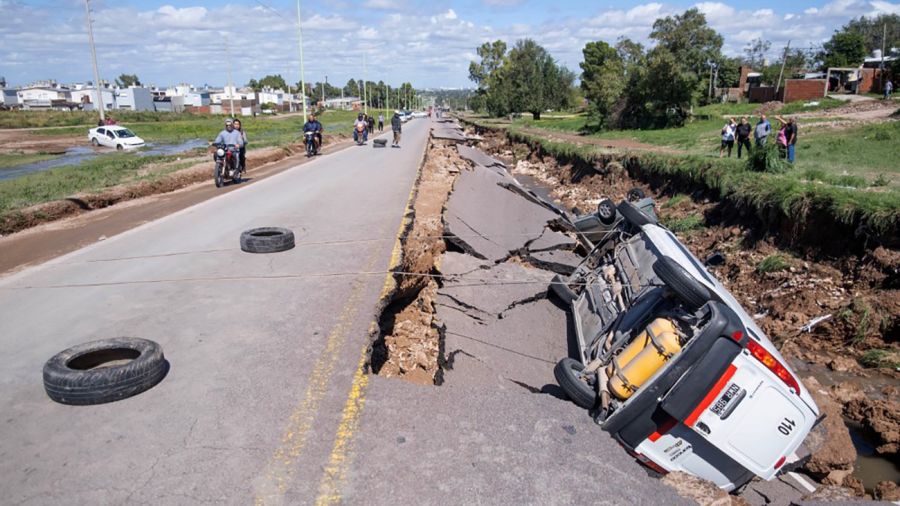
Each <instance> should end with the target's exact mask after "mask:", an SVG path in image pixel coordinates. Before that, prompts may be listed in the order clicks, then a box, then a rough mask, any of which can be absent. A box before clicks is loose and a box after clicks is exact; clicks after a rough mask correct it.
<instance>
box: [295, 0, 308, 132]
mask: <svg viewBox="0 0 900 506" xmlns="http://www.w3.org/2000/svg"><path fill="white" fill-rule="evenodd" d="M297 48H298V49H299V50H300V100H302V101H303V123H304V124H306V80H305V79H304V78H303V31H302V30H301V29H300V0H297Z"/></svg>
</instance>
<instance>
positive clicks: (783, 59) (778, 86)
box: [775, 40, 791, 100]
mask: <svg viewBox="0 0 900 506" xmlns="http://www.w3.org/2000/svg"><path fill="white" fill-rule="evenodd" d="M790 49H791V41H790V40H789V41H788V43H787V45H786V46H784V56H782V57H781V71H780V72H778V83H777V84H775V99H776V100H778V88H780V87H781V77H782V76H783V75H784V65H785V64H786V63H787V55H788V51H789V50H790Z"/></svg>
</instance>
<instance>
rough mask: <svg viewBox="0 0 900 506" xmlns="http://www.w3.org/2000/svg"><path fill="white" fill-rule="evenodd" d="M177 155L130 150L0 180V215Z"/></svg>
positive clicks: (114, 180) (122, 177) (131, 174)
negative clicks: (73, 164)
mask: <svg viewBox="0 0 900 506" xmlns="http://www.w3.org/2000/svg"><path fill="white" fill-rule="evenodd" d="M177 158H178V157H177V156H174V155H173V156H143V157H136V156H133V155H132V154H130V153H113V154H109V155H106V156H101V157H98V158H95V159H93V160H87V161H85V162H83V163H81V164H79V165H75V166H68V167H63V168H57V169H51V170H48V171H44V172H37V173H34V174H28V175H26V176H23V177H20V178H17V179H11V180H7V181H0V216H2V215H5V214H7V213H9V212H10V211H14V210H17V209H22V208H24V207H28V206H31V205H34V204H39V203H42V202H48V201H51V200H59V199H62V198H65V197H69V196H71V195H73V194H76V193H81V192H93V191H99V190H102V189H104V188H109V187H111V186H115V185H117V184H120V183H123V182H125V181H127V180H131V179H135V178H137V177H138V176H137V174H138V171H139V170H140V169H142V168H144V167H145V166H147V165H150V164H152V163H162V162H167V161H174V160H176V159H177ZM148 177H149V176H148Z"/></svg>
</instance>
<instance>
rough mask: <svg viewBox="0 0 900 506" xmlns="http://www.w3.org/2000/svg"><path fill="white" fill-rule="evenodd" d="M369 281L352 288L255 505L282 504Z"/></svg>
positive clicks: (261, 483)
mask: <svg viewBox="0 0 900 506" xmlns="http://www.w3.org/2000/svg"><path fill="white" fill-rule="evenodd" d="M378 253H379V250H378V248H373V249H372V252H371V254H370V257H369V259H368V263H367V265H366V270H369V269H372V267H374V265H375V263H376V262H377V261H378ZM365 287H366V283H365V279H364V278H358V279H357V280H356V281H355V282H354V284H353V287H352V288H351V291H350V295H349V297H348V298H347V303H346V304H345V305H344V308H343V310H342V311H341V314H340V316H339V317H338V320H337V323H336V324H335V326H334V327H333V328H332V329H331V332H329V333H328V337H327V338H326V339H325V348H324V349H323V350H322V352H321V353H320V354H319V357H318V358H317V359H316V363H315V365H314V366H313V370H312V372H311V373H310V375H309V380H308V384H307V385H308V386H307V387H306V394H305V396H304V398H303V402H302V403H301V404H300V405H299V406H298V407H297V408H296V409H295V410H294V411H293V412H292V413H291V416H290V418H289V420H288V424H287V427H286V428H285V431H284V435H283V436H282V438H281V443H280V444H279V445H278V448H276V450H275V452H274V454H273V455H272V458H271V459H270V460H269V464H268V465H267V466H266V469H265V471H264V472H263V474H262V476H261V477H260V478H259V479H258V480H257V483H256V484H255V485H256V486H255V488H256V500H255V504H257V505H263V504H273V503H280V502H281V501H282V498H283V496H284V494H285V492H286V491H287V489H288V486H289V485H290V481H291V478H292V477H293V474H294V470H295V468H296V465H295V462H296V461H297V459H298V457H299V456H300V454H301V453H302V451H303V448H304V447H305V446H306V441H307V438H308V436H309V432H310V428H311V427H312V424H313V421H314V420H315V418H316V414H317V413H318V410H319V404H320V403H321V401H322V398H323V397H324V396H325V393H326V391H327V389H328V384H329V382H330V381H331V376H332V374H333V373H334V369H335V365H336V363H337V360H338V356H339V353H338V352H339V350H340V348H341V346H342V345H343V343H344V341H345V340H346V338H347V335H348V334H349V331H350V327H351V326H352V324H353V319H354V317H355V316H356V314H357V312H358V311H359V305H360V299H361V298H362V294H363V292H364V291H365V290H364V288H365Z"/></svg>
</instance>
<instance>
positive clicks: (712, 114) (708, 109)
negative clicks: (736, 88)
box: [693, 102, 763, 121]
mask: <svg viewBox="0 0 900 506" xmlns="http://www.w3.org/2000/svg"><path fill="white" fill-rule="evenodd" d="M762 105H763V104H751V103H749V102H741V103H739V104H737V103H731V102H728V103H724V104H709V105H704V106H701V107H695V108H694V114H693V115H694V117H695V118H703V117H707V118H717V119H722V118H725V117H731V116H733V117H734V118H735V119H736V120H739V121H740V119H741V116H754V115H755V113H756V111H757V110H759V108H760V107H762Z"/></svg>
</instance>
